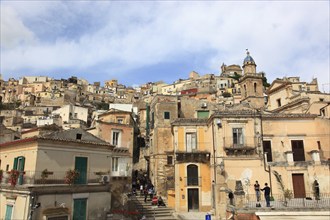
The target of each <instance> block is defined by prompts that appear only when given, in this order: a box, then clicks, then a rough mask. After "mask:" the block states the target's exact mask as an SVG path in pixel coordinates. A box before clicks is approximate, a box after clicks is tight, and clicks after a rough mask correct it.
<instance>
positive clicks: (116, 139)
mask: <svg viewBox="0 0 330 220" xmlns="http://www.w3.org/2000/svg"><path fill="white" fill-rule="evenodd" d="M119 135H120V132H119V131H113V132H112V144H113V145H115V146H118V145H119Z"/></svg>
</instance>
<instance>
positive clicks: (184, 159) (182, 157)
mask: <svg viewBox="0 0 330 220" xmlns="http://www.w3.org/2000/svg"><path fill="white" fill-rule="evenodd" d="M175 157H176V162H177V163H209V162H210V152H208V151H193V152H186V151H176V152H175Z"/></svg>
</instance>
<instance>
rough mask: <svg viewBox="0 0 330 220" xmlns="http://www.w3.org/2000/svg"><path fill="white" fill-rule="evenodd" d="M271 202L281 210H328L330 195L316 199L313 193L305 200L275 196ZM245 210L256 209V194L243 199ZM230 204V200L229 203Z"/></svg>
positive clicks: (262, 199) (262, 200)
mask: <svg viewBox="0 0 330 220" xmlns="http://www.w3.org/2000/svg"><path fill="white" fill-rule="evenodd" d="M272 198H273V199H271V201H270V206H271V207H273V208H276V209H277V210H280V209H285V210H287V209H291V210H293V209H328V208H329V206H330V194H329V193H321V194H320V195H319V197H317V198H316V197H315V195H314V194H313V193H309V194H306V197H304V198H292V199H285V198H284V196H283V195H282V194H274V195H273V196H272ZM243 203H244V207H245V208H249V209H254V208H255V207H256V203H257V199H256V195H255V194H247V195H245V196H244V198H243ZM260 203H261V205H262V206H263V207H265V206H266V204H265V203H266V201H265V200H264V197H263V196H261V201H260ZM227 204H229V200H228V201H227Z"/></svg>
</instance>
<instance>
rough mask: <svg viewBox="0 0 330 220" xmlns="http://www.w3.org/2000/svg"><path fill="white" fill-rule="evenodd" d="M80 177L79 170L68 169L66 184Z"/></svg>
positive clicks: (70, 183)
mask: <svg viewBox="0 0 330 220" xmlns="http://www.w3.org/2000/svg"><path fill="white" fill-rule="evenodd" d="M78 178H79V172H78V170H71V169H70V170H68V171H66V174H65V178H64V182H65V183H66V184H69V185H72V184H73V183H74V181H75V180H76V179H78Z"/></svg>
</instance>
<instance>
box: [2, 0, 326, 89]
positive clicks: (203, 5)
mask: <svg viewBox="0 0 330 220" xmlns="http://www.w3.org/2000/svg"><path fill="white" fill-rule="evenodd" d="M0 4H1V69H0V72H1V74H2V76H3V78H4V79H5V80H7V79H8V78H9V77H15V78H18V77H21V76H24V75H27V76H35V75H42V76H44V75H47V76H51V77H54V78H68V77H70V76H77V77H78V78H84V79H87V80H88V81H89V82H90V83H92V82H94V81H100V82H104V81H105V80H110V79H113V78H116V79H118V80H119V82H120V83H123V84H126V85H128V86H130V85H139V84H143V83H145V82H155V81H159V80H164V81H165V82H167V83H172V82H173V81H175V80H177V79H179V78H182V79H183V78H187V77H188V74H189V72H191V71H193V70H194V71H196V72H198V73H200V74H201V75H204V74H208V73H214V74H219V73H220V70H219V69H220V66H221V64H222V63H225V64H227V65H230V64H239V65H242V62H243V59H244V58H245V56H246V54H245V50H246V49H247V48H248V49H249V51H250V53H251V56H252V57H253V58H254V60H255V61H256V63H257V70H258V71H264V72H265V73H266V74H267V77H268V79H269V80H268V81H272V80H274V79H275V78H282V77H284V76H300V77H301V80H303V81H308V82H310V81H311V80H312V78H313V77H317V78H318V81H319V86H320V89H321V90H322V88H325V87H329V86H328V85H326V84H329V81H330V79H329V66H330V63H329V60H330V58H329V54H330V52H329V47H330V45H329V38H330V37H329V32H330V30H329V27H330V25H329V19H330V18H329V1H306V0H304V1H207V2H203V1H155V2H154V1H1V2H0Z"/></svg>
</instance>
